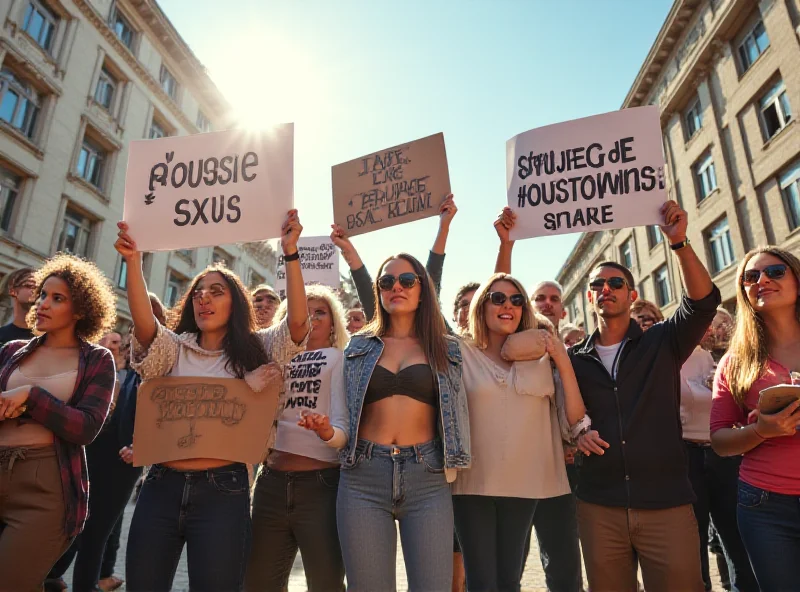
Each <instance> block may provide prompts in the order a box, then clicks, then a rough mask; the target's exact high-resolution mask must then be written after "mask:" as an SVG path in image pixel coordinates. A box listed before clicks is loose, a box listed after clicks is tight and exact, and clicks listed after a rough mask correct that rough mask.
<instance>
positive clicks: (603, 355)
mask: <svg viewBox="0 0 800 592" xmlns="http://www.w3.org/2000/svg"><path fill="white" fill-rule="evenodd" d="M621 345H622V342H621V341H620V342H619V343H615V344H614V345H600V344H599V343H595V344H594V348H595V349H596V350H597V355H598V356H600V361H601V362H603V366H605V367H606V370H608V373H609V375H610V376H611V378H612V379H616V378H617V371H616V368H614V360H615V359H616V357H617V352H618V351H619V348H620V346H621Z"/></svg>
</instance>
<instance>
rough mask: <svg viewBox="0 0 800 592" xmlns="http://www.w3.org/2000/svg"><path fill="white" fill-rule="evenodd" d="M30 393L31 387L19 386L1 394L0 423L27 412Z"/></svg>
mask: <svg viewBox="0 0 800 592" xmlns="http://www.w3.org/2000/svg"><path fill="white" fill-rule="evenodd" d="M29 392H30V387H29V386H19V387H17V388H15V389H11V390H10V391H3V392H2V393H0V421H3V420H4V419H13V418H15V417H19V416H20V415H22V414H23V413H24V412H25V407H24V405H25V401H27V400H28V393H29Z"/></svg>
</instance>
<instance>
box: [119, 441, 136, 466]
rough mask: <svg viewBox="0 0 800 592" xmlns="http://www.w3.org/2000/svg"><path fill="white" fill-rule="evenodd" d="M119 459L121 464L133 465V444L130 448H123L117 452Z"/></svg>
mask: <svg viewBox="0 0 800 592" xmlns="http://www.w3.org/2000/svg"><path fill="white" fill-rule="evenodd" d="M119 457H120V458H121V459H122V462H125V463H127V464H129V465H132V464H133V444H131V445H130V446H123V447H122V448H120V450H119Z"/></svg>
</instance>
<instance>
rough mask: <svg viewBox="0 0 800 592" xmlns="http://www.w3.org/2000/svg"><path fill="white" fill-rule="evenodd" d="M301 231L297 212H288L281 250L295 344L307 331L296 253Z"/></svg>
mask: <svg viewBox="0 0 800 592" xmlns="http://www.w3.org/2000/svg"><path fill="white" fill-rule="evenodd" d="M302 231H303V227H302V225H301V224H300V218H299V217H298V215H297V210H289V212H288V213H287V214H286V220H285V221H284V223H283V226H282V227H281V248H282V249H283V257H284V261H285V264H286V302H287V305H286V320H287V323H288V325H289V332H290V333H291V335H292V341H294V342H295V343H300V342H302V341H303V340H304V339H305V338H306V335H307V334H308V330H309V323H308V301H307V300H306V287H305V284H304V283H303V269H302V267H301V266H300V253H299V252H298V251H297V240H298V239H299V238H300V233H301V232H302Z"/></svg>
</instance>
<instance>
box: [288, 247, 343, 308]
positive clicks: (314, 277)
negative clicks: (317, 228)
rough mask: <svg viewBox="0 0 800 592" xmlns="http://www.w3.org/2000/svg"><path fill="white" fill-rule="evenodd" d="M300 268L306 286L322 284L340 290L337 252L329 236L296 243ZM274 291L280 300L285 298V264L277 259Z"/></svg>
mask: <svg viewBox="0 0 800 592" xmlns="http://www.w3.org/2000/svg"><path fill="white" fill-rule="evenodd" d="M297 252H298V253H299V254H300V267H301V268H302V269H303V281H304V282H305V283H306V284H322V285H324V286H330V287H331V288H333V289H334V290H338V289H339V288H341V279H340V278H339V250H338V249H337V248H336V245H334V244H333V241H332V240H331V238H330V237H329V236H310V237H300V239H299V240H298V241H297ZM276 277H277V280H276V282H275V290H276V291H277V292H278V296H280V298H281V300H283V299H284V298H286V262H285V261H284V260H283V255H281V256H280V257H279V258H278V272H277V276H276Z"/></svg>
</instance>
